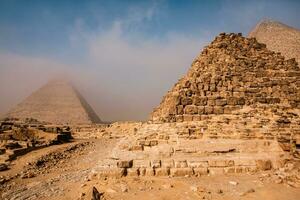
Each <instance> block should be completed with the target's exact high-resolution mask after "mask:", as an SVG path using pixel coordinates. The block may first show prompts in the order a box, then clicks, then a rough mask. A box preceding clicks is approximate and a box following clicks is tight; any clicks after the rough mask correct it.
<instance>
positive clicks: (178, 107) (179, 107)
mask: <svg viewBox="0 0 300 200" xmlns="http://www.w3.org/2000/svg"><path fill="white" fill-rule="evenodd" d="M177 115H183V105H178V106H177Z"/></svg>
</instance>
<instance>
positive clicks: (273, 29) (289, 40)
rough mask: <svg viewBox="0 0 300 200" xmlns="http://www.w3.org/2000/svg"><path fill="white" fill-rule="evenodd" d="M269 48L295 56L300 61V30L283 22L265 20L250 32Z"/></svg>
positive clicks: (287, 56) (250, 34)
mask: <svg viewBox="0 0 300 200" xmlns="http://www.w3.org/2000/svg"><path fill="white" fill-rule="evenodd" d="M249 37H255V38H256V39H257V41H258V42H261V43H264V44H266V45H267V48H268V49H270V50H272V51H275V52H281V53H282V55H284V56H285V57H286V58H288V59H290V58H295V59H296V61H297V62H298V63H300V30H299V29H296V28H293V27H290V26H287V25H285V24H283V23H281V22H277V21H272V20H263V21H261V22H260V23H258V24H257V25H256V26H255V28H254V29H253V30H252V31H251V32H250V33H249Z"/></svg>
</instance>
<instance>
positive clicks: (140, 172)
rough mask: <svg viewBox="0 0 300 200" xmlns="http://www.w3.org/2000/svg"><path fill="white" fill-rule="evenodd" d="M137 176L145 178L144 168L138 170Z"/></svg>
mask: <svg viewBox="0 0 300 200" xmlns="http://www.w3.org/2000/svg"><path fill="white" fill-rule="evenodd" d="M139 175H140V176H145V175H146V168H144V167H141V168H139Z"/></svg>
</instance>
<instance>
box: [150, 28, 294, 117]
mask: <svg viewBox="0 0 300 200" xmlns="http://www.w3.org/2000/svg"><path fill="white" fill-rule="evenodd" d="M299 86H300V69H299V66H298V64H297V62H296V61H295V59H289V60H287V59H285V58H284V56H282V55H281V54H280V53H275V52H273V51H270V50H268V49H267V48H266V45H265V44H262V43H258V42H257V41H256V39H255V38H245V37H242V36H241V34H233V33H232V34H225V33H221V34H220V35H219V36H217V37H216V38H215V40H214V41H213V42H212V43H211V44H210V45H209V46H207V47H205V48H204V49H203V51H202V53H201V54H200V55H199V56H198V57H197V58H196V59H195V60H194V62H193V63H192V66H191V68H190V70H189V71H188V73H187V74H186V75H185V76H184V77H183V78H182V79H180V80H179V81H178V82H177V83H176V84H175V86H174V87H173V88H172V89H171V90H170V91H169V92H168V93H167V95H166V96H164V98H163V100H162V102H161V104H160V105H159V106H158V107H157V108H156V109H154V111H153V113H152V115H151V119H152V120H153V121H158V122H182V121H199V120H204V119H207V117H208V116H211V115H222V114H230V113H232V112H233V111H236V110H240V109H242V108H244V107H245V106H252V107H253V106H258V105H266V106H267V107H268V108H274V109H281V110H287V109H295V108H300V93H299Z"/></svg>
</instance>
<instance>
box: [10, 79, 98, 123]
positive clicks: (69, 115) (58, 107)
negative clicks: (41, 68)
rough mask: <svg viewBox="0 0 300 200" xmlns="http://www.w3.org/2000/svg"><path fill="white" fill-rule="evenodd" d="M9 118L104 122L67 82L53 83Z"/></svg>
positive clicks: (18, 108) (40, 90) (20, 106)
mask: <svg viewBox="0 0 300 200" xmlns="http://www.w3.org/2000/svg"><path fill="white" fill-rule="evenodd" d="M5 117H14V118H19V119H24V118H34V119H37V120H39V121H43V122H48V123H53V124H90V123H99V122H101V120H100V118H99V117H98V116H97V114H96V113H95V112H94V110H93V109H92V108H91V106H90V105H89V104H88V103H87V102H86V100H85V99H84V98H83V97H82V96H81V94H80V93H79V92H78V91H77V90H76V89H75V88H74V87H73V86H72V85H71V84H70V83H69V82H68V81H65V80H52V81H49V82H48V83H47V84H46V85H44V86H43V87H41V88H40V89H38V90H37V91H35V92H34V93H32V94H31V95H30V96H29V97H27V98H26V99H25V100H24V101H23V102H21V103H20V104H18V105H17V106H16V107H15V108H13V109H12V110H11V111H9V112H8V113H7V115H6V116H5Z"/></svg>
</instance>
